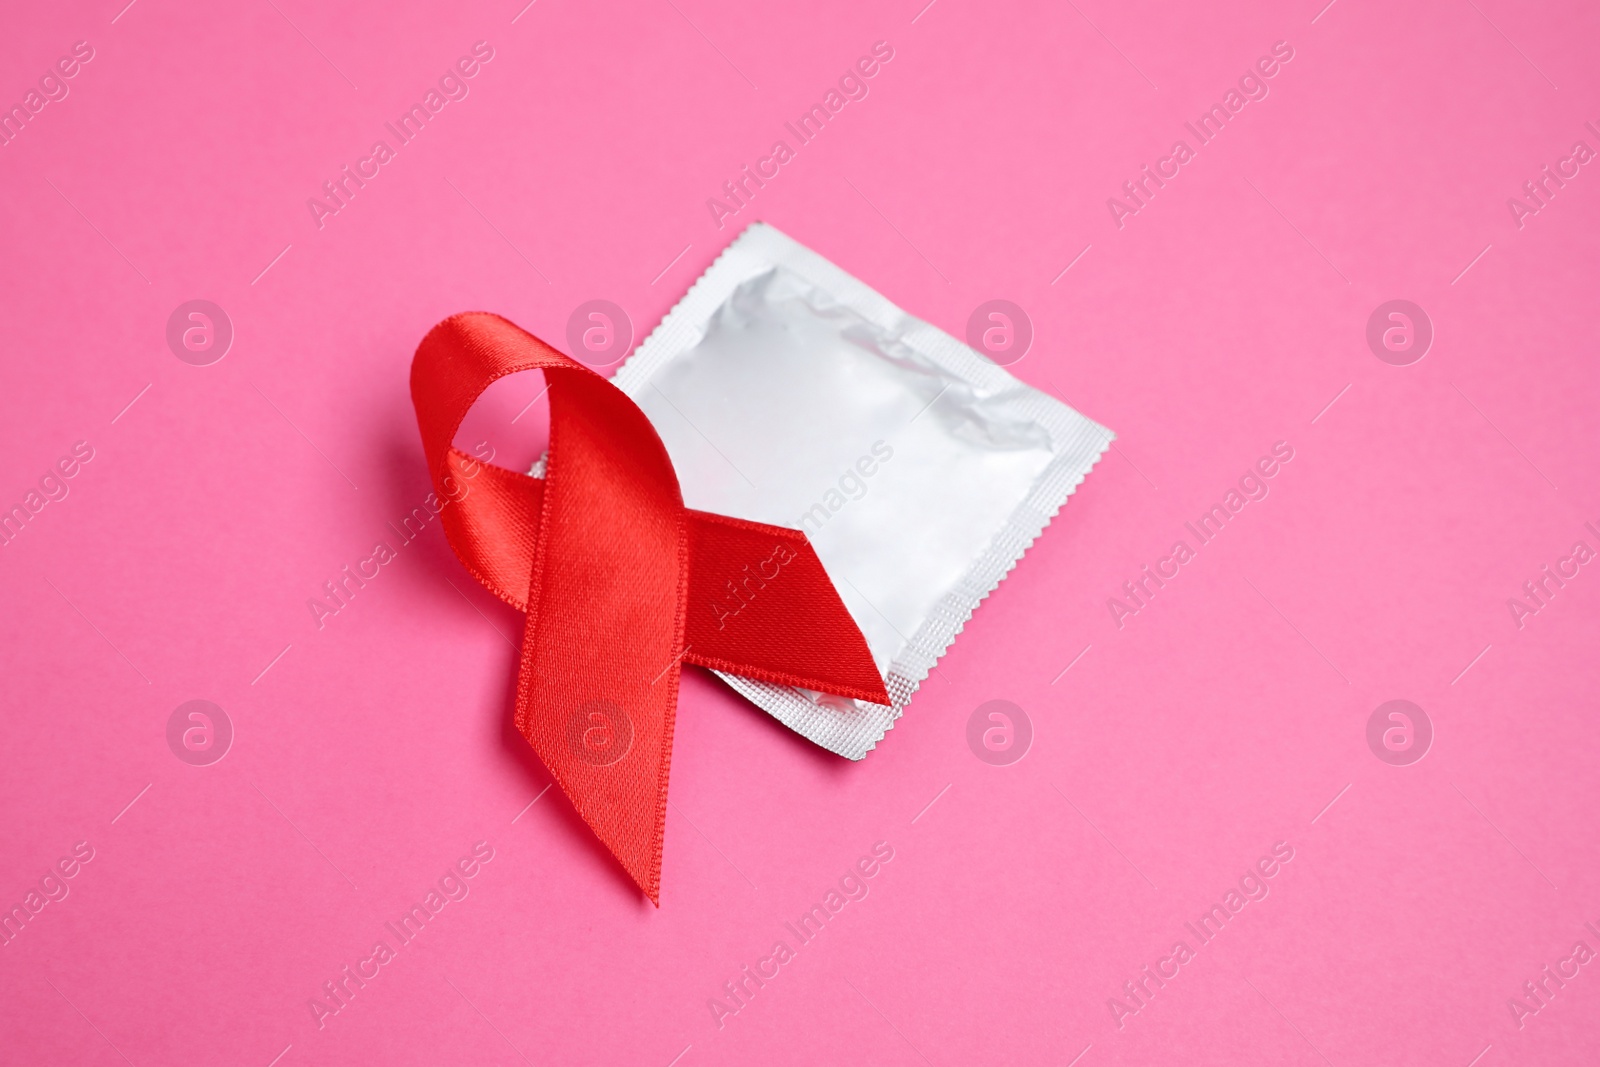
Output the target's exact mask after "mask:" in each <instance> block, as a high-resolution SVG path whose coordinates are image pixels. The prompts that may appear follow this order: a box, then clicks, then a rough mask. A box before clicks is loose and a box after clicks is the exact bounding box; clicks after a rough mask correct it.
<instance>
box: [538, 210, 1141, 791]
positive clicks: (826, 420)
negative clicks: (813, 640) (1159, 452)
mask: <svg viewBox="0 0 1600 1067" xmlns="http://www.w3.org/2000/svg"><path fill="white" fill-rule="evenodd" d="M612 382H613V384H615V385H616V386H617V387H618V388H620V389H621V390H622V391H623V392H624V393H626V394H627V395H628V396H629V398H631V399H632V400H633V401H634V403H636V404H637V405H638V406H639V407H640V408H641V409H643V411H644V412H645V414H646V416H648V417H649V419H650V422H651V424H652V425H653V426H654V428H655V430H656V432H657V433H658V434H659V435H660V437H661V440H662V442H663V443H664V444H665V445H666V448H667V452H668V454H669V455H670V456H671V459H672V464H673V467H674V468H675V469H676V471H677V476H678V480H679V484H680V486H681V488H682V491H683V501H684V504H685V506H687V507H691V508H697V509H700V510H703V511H710V512H715V513H717V514H722V515H732V516H736V517H738V518H742V519H748V520H752V521H756V522H764V523H769V524H771V525H774V526H787V527H791V528H796V529H800V530H802V531H804V532H805V534H806V536H807V537H808V538H809V539H810V541H811V544H812V546H813V547H814V548H815V549H816V552H817V556H818V557H819V558H820V559H821V561H822V564H823V566H824V568H825V569H826V570H827V573H828V577H829V578H830V579H831V580H832V581H833V584H834V586H835V587H836V588H837V590H838V592H839V595H840V597H841V598H842V599H843V601H844V603H845V606H846V607H847V608H848V610H849V612H850V615H851V616H852V618H853V619H854V620H855V622H856V624H857V625H858V626H859V627H860V629H861V632H862V633H863V634H864V635H865V637H866V639H867V644H868V647H869V648H870V650H871V652H872V656H873V659H874V661H875V663H876V664H877V666H878V668H879V670H881V671H882V672H883V677H884V682H885V688H886V689H887V691H888V693H889V697H890V701H891V703H890V704H889V705H878V704H872V703H868V702H866V701H862V700H853V699H848V698H844V697H838V696H832V695H829V694H824V693H817V692H812V691H809V690H805V689H799V688H794V687H790V686H779V685H773V684H770V683H766V682H760V681H756V680H753V679H749V678H742V677H738V676H736V675H730V674H724V673H722V672H718V673H719V674H721V676H722V677H723V678H724V679H725V680H726V681H727V682H728V684H730V685H731V686H733V688H734V689H736V690H738V691H739V692H740V693H742V694H743V695H744V696H745V697H747V698H748V699H750V700H751V701H752V702H754V703H755V704H757V705H759V706H760V707H762V708H763V709H765V710H766V711H767V712H768V713H770V714H771V715H772V716H774V717H775V718H777V719H778V720H779V721H780V722H782V723H784V724H785V725H787V726H788V727H789V728H790V729H792V730H794V731H796V732H797V733H799V734H801V735H803V736H805V737H807V738H809V739H810V740H812V741H814V742H815V743H817V744H818V745H821V746H822V747H823V748H826V749H828V750H830V751H832V752H836V753H838V754H839V755H841V756H845V757H848V758H850V759H855V760H858V759H861V758H863V757H864V756H865V755H866V754H867V752H869V751H870V750H871V749H872V748H873V747H874V746H875V745H876V744H877V743H878V742H879V741H880V740H882V738H883V736H884V734H885V733H887V732H888V731H889V729H890V728H892V726H893V725H894V722H895V720H896V719H897V718H899V716H900V714H901V712H902V711H904V709H905V707H906V706H907V705H908V704H909V703H910V702H911V698H912V695H913V694H914V693H915V692H916V691H917V688H918V686H919V685H920V684H921V683H922V682H923V680H924V679H926V678H927V676H928V672H929V671H930V670H931V669H932V668H933V667H934V665H935V664H936V663H937V662H938V660H939V657H940V656H942V655H943V654H944V652H945V650H946V649H947V648H949V647H950V645H951V643H952V642H953V641H954V640H955V637H956V635H957V634H958V633H959V632H960V631H961V629H962V627H963V626H964V625H965V624H966V622H967V620H968V619H969V618H971V617H972V613H973V611H974V610H975V609H976V608H977V606H978V603H979V602H980V601H981V600H982V599H983V598H984V597H986V596H988V595H989V593H991V592H993V591H994V589H995V588H996V587H997V586H998V585H999V584H1000V581H1001V579H1003V578H1004V577H1005V576H1006V574H1007V573H1008V572H1009V571H1010V570H1011V568H1012V567H1014V566H1015V565H1016V563H1017V561H1018V560H1019V559H1021V558H1022V555H1023V553H1024V552H1026V551H1027V549H1028V546H1029V545H1030V544H1032V543H1033V540H1034V538H1036V537H1038V536H1039V534H1040V533H1041V532H1042V531H1043V529H1044V527H1045V526H1046V525H1047V524H1048V523H1049V522H1050V519H1051V518H1052V517H1054V515H1055V513H1056V512H1057V511H1058V510H1059V509H1060V508H1061V506H1062V504H1064V503H1065V502H1066V500H1067V498H1068V497H1069V496H1071V495H1072V493H1073V491H1074V490H1075V489H1076V488H1077V486H1078V484H1079V483H1080V482H1082V481H1083V479H1084V477H1085V476H1086V475H1087V474H1088V472H1089V470H1090V469H1091V468H1092V467H1093V466H1094V465H1095V463H1096V462H1097V461H1098V460H1099V458H1100V456H1101V454H1102V453H1103V452H1104V451H1105V450H1106V448H1107V447H1109V446H1110V443H1111V441H1112V438H1113V434H1112V433H1111V431H1110V430H1108V429H1106V428H1105V427H1104V426H1101V425H1099V424H1098V423H1095V422H1094V421H1092V420H1090V419H1088V418H1085V417H1084V416H1083V415H1080V414H1079V413H1078V412H1076V411H1074V410H1073V409H1071V408H1070V407H1068V406H1066V405H1065V404H1063V403H1061V402H1060V401H1058V400H1056V399H1054V398H1053V397H1050V396H1048V395H1046V394H1045V393H1042V392H1040V391H1039V390H1037V389H1034V388H1032V387H1031V386H1028V385H1026V384H1024V383H1023V382H1021V381H1019V380H1017V379H1016V378H1015V377H1013V376H1012V375H1011V374H1009V373H1008V372H1007V371H1005V370H1003V369H1002V368H1000V367H999V366H997V365H996V364H994V363H993V362H991V361H990V360H988V359H986V358H985V357H983V356H981V355H979V354H978V353H977V352H975V351H973V350H972V349H971V348H969V347H968V346H966V345H965V344H962V343H961V342H959V341H957V340H956V339H955V338H953V337H951V336H950V335H949V334H946V333H944V332H943V331H941V330H939V329H937V328H935V327H933V326H931V325H929V324H928V323H926V322H923V321H921V320H920V319H916V318H913V317H912V316H910V315H907V314H906V313H905V312H903V311H901V310H900V309H899V308H897V307H896V306H894V305H893V304H892V303H890V302H889V301H888V300H887V299H885V298H884V297H883V296H882V295H880V294H878V293H877V292H874V291H873V290H872V289H870V288H868V287H867V286H866V285H864V284H862V283H861V282H860V281H858V280H857V279H856V278H853V277H851V276H850V275H849V274H847V273H845V272H844V271H843V270H841V269H839V268H838V267H836V266H834V265H833V264H832V263H830V262H828V261H827V260H826V259H824V258H822V257H821V256H819V255H817V254H816V253H815V252H812V251H810V250H809V249H807V248H805V247H804V246H802V245H801V244H799V243H798V242H796V241H794V240H792V239H791V238H789V237H787V236H785V235H784V234H782V233H780V232H779V231H778V230H776V229H775V228H773V227H772V226H769V225H766V224H764V223H759V222H758V223H755V224H753V225H751V226H750V227H749V228H747V229H746V230H745V231H744V232H743V233H742V234H741V235H740V236H739V237H738V238H737V239H735V240H734V242H733V243H732V244H731V245H729V247H728V248H727V249H726V250H725V251H724V252H723V253H722V255H720V256H719V257H718V258H717V260H716V261H715V262H714V263H713V264H712V265H711V266H710V267H709V268H707V270H706V272H705V273H704V274H703V275H701V276H700V278H699V280H697V281H696V282H695V283H694V285H693V286H692V287H691V288H690V289H689V292H688V293H687V294H686V295H685V296H684V298H683V299H682V300H681V301H679V303H678V304H677V305H676V306H675V307H674V308H673V309H672V310H671V311H670V312H669V313H668V314H667V316H666V318H664V319H663V320H662V322H661V324H660V325H659V326H657V327H656V329H655V330H654V331H652V333H651V334H650V336H649V337H648V338H646V339H645V341H644V343H643V344H641V345H640V346H639V347H638V349H637V350H636V351H635V352H634V353H633V355H632V356H630V357H629V358H628V360H627V361H626V362H625V363H623V365H622V366H621V367H620V368H619V369H618V370H617V373H616V376H615V377H614V378H613V379H612ZM538 466H542V463H541V464H540V465H537V466H536V467H535V470H534V472H533V473H540V471H539V470H538ZM755 568H756V569H755V570H749V571H748V572H747V574H746V576H745V578H744V579H743V581H742V582H739V583H737V584H736V583H733V582H730V583H729V584H728V587H727V590H726V595H725V596H724V597H721V598H719V599H718V600H715V601H712V602H709V603H693V602H691V603H690V604H689V605H688V610H689V611H691V612H710V613H713V614H714V616H715V619H716V621H717V622H718V623H719V624H720V625H722V626H736V625H738V624H739V620H738V615H739V612H740V611H741V610H742V608H743V607H744V606H745V605H746V604H748V603H751V602H753V600H755V599H757V598H759V597H760V596H761V592H762V589H764V588H765V587H766V583H768V582H781V581H783V574H782V568H781V564H780V562H779V561H776V560H766V561H757V562H756V565H755Z"/></svg>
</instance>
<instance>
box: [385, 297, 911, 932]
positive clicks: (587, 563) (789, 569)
mask: <svg viewBox="0 0 1600 1067" xmlns="http://www.w3.org/2000/svg"><path fill="white" fill-rule="evenodd" d="M524 370H540V371H543V372H544V374H545V376H546V381H547V382H548V384H549V396H550V449H549V458H548V462H547V464H546V467H545V475H544V477H543V478H534V477H530V476H528V475H525V474H520V473H518V472H516V471H511V470H507V469H505V468H503V467H496V466H493V465H490V464H485V463H483V462H482V461H480V460H478V459H476V458H474V457H472V456H469V455H467V454H466V453H464V452H461V451H460V450H459V449H456V448H455V447H454V446H453V444H452V442H453V440H454V438H455V433H456V430H457V429H458V428H459V427H460V425H461V420H462V419H463V418H464V417H465V415H466V413H467V410H468V409H469V408H470V407H471V406H472V404H473V402H474V401H475V400H476V399H477V398H478V396H479V395H480V394H481V393H482V392H483V391H484V390H485V389H486V388H488V386H489V384H490V383H491V382H494V381H495V380H496V379H499V378H502V377H504V376H505V375H507V374H514V373H516V372H518V371H524ZM411 400H412V404H413V405H414V406H415V408H416V412H417V425H418V428H419V429H420V431H421V434H422V446H423V452H424V454H425V456H426V458H427V463H428V471H429V474H430V476H431V477H432V480H433V485H434V489H435V491H436V492H438V493H439V495H440V496H441V497H442V498H444V499H448V500H454V501H455V503H454V506H452V507H448V508H445V509H444V511H443V513H442V518H443V526H444V530H445V535H446V537H447V538H448V539H449V541H450V547H451V549H452V550H453V551H454V552H455V554H456V557H457V558H458V559H460V560H461V563H462V565H463V566H465V567H466V568H467V570H468V571H470V572H471V573H472V575H473V577H475V578H477V580H478V581H479V582H481V583H482V584H483V585H484V587H485V588H487V589H488V590H489V591H490V592H492V593H494V594H495V595H496V596H498V597H499V598H500V599H501V600H504V601H505V602H506V603H508V604H510V605H511V606H513V607H515V608H517V609H518V610H521V611H523V612H525V613H526V625H525V626H524V628H523V635H522V647H521V658H520V664H519V667H518V675H517V698H516V724H517V729H518V730H519V731H520V732H521V734H522V735H523V737H525V738H526V739H527V740H528V743H529V744H530V745H532V746H533V749H534V751H535V752H537V753H538V755H539V758H540V759H541V760H543V761H544V764H545V766H546V767H547V768H549V770H550V773H551V775H552V776H554V778H555V780H556V783H557V784H558V785H560V787H561V789H562V791H563V792H564V793H566V795H567V797H568V798H569V799H570V800H571V801H572V804H573V807H575V808H576V809H577V811H578V813H579V814H580V815H582V816H583V819H584V821H585V822H587V823H588V824H589V827H590V828H591V829H592V830H593V831H594V832H595V834H596V836H598V837H599V838H600V840H601V841H602V842H603V843H604V844H605V845H606V847H607V848H608V849H610V850H611V852H612V854H613V855H614V856H616V858H617V860H618V862H620V863H621V864H622V867H623V869H624V870H626V871H627V872H628V874H629V876H630V877H632V878H633V880H634V881H635V882H636V883H637V884H638V885H639V888H640V889H642V890H644V892H645V894H646V895H648V896H649V897H650V899H651V900H652V901H653V902H655V903H656V904H657V906H659V905H660V902H661V900H660V888H661V850H662V840H663V832H664V828H665V825H666V811H667V772H668V768H669V765H670V763H671V759H672V728H673V722H674V717H675V714H676V709H677V700H678V674H679V670H680V668H681V666H682V665H683V664H684V663H693V664H696V665H698V666H702V667H709V668H712V669H714V670H719V671H726V672H727V673H730V674H737V675H742V676H744V677H748V678H754V679H757V680H760V681H766V682H773V683H776V684H779V685H792V686H799V687H801V688H804V689H813V690H818V691H821V692H826V693H834V694H837V695H839V696H844V697H852V698H856V699H860V700H867V701H871V702H874V703H879V704H887V703H888V702H889V696H888V693H887V692H886V691H885V689H884V685H883V678H882V676H881V675H880V674H879V672H878V669H877V667H876V665H875V664H874V663H873V661H872V655H871V653H870V652H869V651H868V648H867V643H866V639H865V638H864V637H862V635H861V631H860V630H859V629H858V628H857V626H856V624H855V621H854V620H853V619H852V618H851V617H850V613H849V611H848V610H846V608H845V606H844V603H843V601H841V600H840V599H839V594H838V592H837V591H836V590H835V589H834V587H833V584H832V583H831V582H830V581H829V579H828V575H827V572H826V571H825V570H823V567H822V563H821V561H820V560H818V559H817V555H816V552H815V551H813V550H812V548H811V545H810V543H809V542H808V541H807V540H806V536H805V534H804V533H802V532H800V531H799V530H791V529H786V528H784V527H780V526H767V525H765V524H762V523H756V522H747V521H745V520H742V519H735V518H730V517H728V516H725V515H713V514H710V513H708V512H703V511H695V510H692V509H688V508H685V507H684V506H683V496H682V493H681V491H680V490H679V487H678V479H677V475H676V473H675V472H674V471H673V468H672V461H671V459H670V458H669V457H668V455H667V451H666V448H665V446H663V445H662V443H661V439H660V437H659V436H657V434H656V432H655V429H654V427H652V426H651V425H650V421H649V419H648V418H646V417H645V414H644V412H643V411H641V410H639V408H638V406H637V405H635V404H634V403H633V401H632V400H630V399H629V398H628V397H627V396H626V395H625V394H624V393H623V392H622V391H621V390H620V389H618V388H617V387H616V386H614V385H612V384H611V383H610V382H609V381H607V380H606V379H604V378H602V377H601V376H600V375H598V374H596V373H595V372H594V371H592V370H590V369H589V368H587V367H585V366H583V365H582V364H581V363H578V362H577V361H575V360H573V359H571V358H569V357H567V356H565V355H563V354H561V353H560V352H558V351H556V350H555V349H553V348H551V347H550V346H549V345H547V344H545V343H544V342H543V341H541V340H539V339H538V338H537V337H534V336H533V335H532V334H530V333H527V332H526V331H524V330H522V329H520V328H519V327H517V326H515V325H513V324H512V323H510V322H508V321H507V320H505V319H503V318H500V317H499V316H498V315H490V314H486V313H482V312H472V313H468V314H463V315H456V316H454V317H452V318H449V319H446V320H445V321H444V322H441V323H439V325H437V326H435V327H434V328H433V329H432V330H430V331H429V332H428V335H427V336H426V337H424V338H423V340H422V343H421V344H420V345H419V346H418V348H417V353H416V356H415V358H414V359H413V360H412V363H411ZM467 478H471V479H472V480H473V484H472V486H471V488H470V489H468V488H467V487H466V485H465V482H464V479H467Z"/></svg>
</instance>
